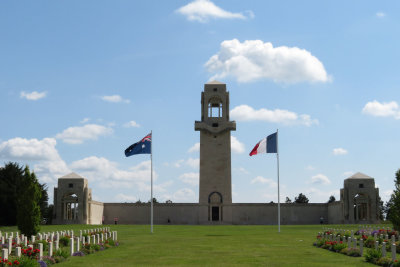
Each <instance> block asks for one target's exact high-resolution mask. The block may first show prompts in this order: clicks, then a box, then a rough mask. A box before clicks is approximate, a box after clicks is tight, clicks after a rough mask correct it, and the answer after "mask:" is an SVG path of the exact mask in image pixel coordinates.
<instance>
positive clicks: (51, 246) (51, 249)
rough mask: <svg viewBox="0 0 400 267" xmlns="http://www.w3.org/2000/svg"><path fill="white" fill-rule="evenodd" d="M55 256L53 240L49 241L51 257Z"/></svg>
mask: <svg viewBox="0 0 400 267" xmlns="http://www.w3.org/2000/svg"><path fill="white" fill-rule="evenodd" d="M51 256H53V242H52V241H49V257H51Z"/></svg>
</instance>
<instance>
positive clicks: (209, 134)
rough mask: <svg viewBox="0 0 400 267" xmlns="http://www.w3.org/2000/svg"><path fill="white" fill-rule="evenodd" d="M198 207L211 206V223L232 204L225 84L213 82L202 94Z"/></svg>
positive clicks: (231, 124) (198, 123) (230, 128)
mask: <svg viewBox="0 0 400 267" xmlns="http://www.w3.org/2000/svg"><path fill="white" fill-rule="evenodd" d="M195 130H196V131H200V184H199V204H200V205H208V221H223V220H224V218H223V217H224V210H223V208H224V204H232V182H231V131H235V130H236V122H235V121H229V92H227V91H226V84H224V83H221V82H218V81H212V82H209V83H206V84H205V85H204V92H202V93H201V121H196V122H195Z"/></svg>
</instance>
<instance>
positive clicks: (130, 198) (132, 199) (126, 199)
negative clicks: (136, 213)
mask: <svg viewBox="0 0 400 267" xmlns="http://www.w3.org/2000/svg"><path fill="white" fill-rule="evenodd" d="M114 199H115V201H117V202H136V201H137V198H136V197H134V196H130V195H125V194H122V193H120V194H118V195H116V196H115V198H114Z"/></svg>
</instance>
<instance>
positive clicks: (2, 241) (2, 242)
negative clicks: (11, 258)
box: [0, 236, 4, 245]
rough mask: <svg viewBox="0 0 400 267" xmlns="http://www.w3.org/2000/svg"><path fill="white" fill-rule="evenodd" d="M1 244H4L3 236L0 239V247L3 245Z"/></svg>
mask: <svg viewBox="0 0 400 267" xmlns="http://www.w3.org/2000/svg"><path fill="white" fill-rule="evenodd" d="M3 244H4V236H2V237H1V243H0V245H3Z"/></svg>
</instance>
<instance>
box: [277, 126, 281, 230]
mask: <svg viewBox="0 0 400 267" xmlns="http://www.w3.org/2000/svg"><path fill="white" fill-rule="evenodd" d="M276 160H277V161H276V162H277V165H278V166H277V167H278V168H277V169H278V233H280V232H281V197H280V192H279V145H278V129H276Z"/></svg>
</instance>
